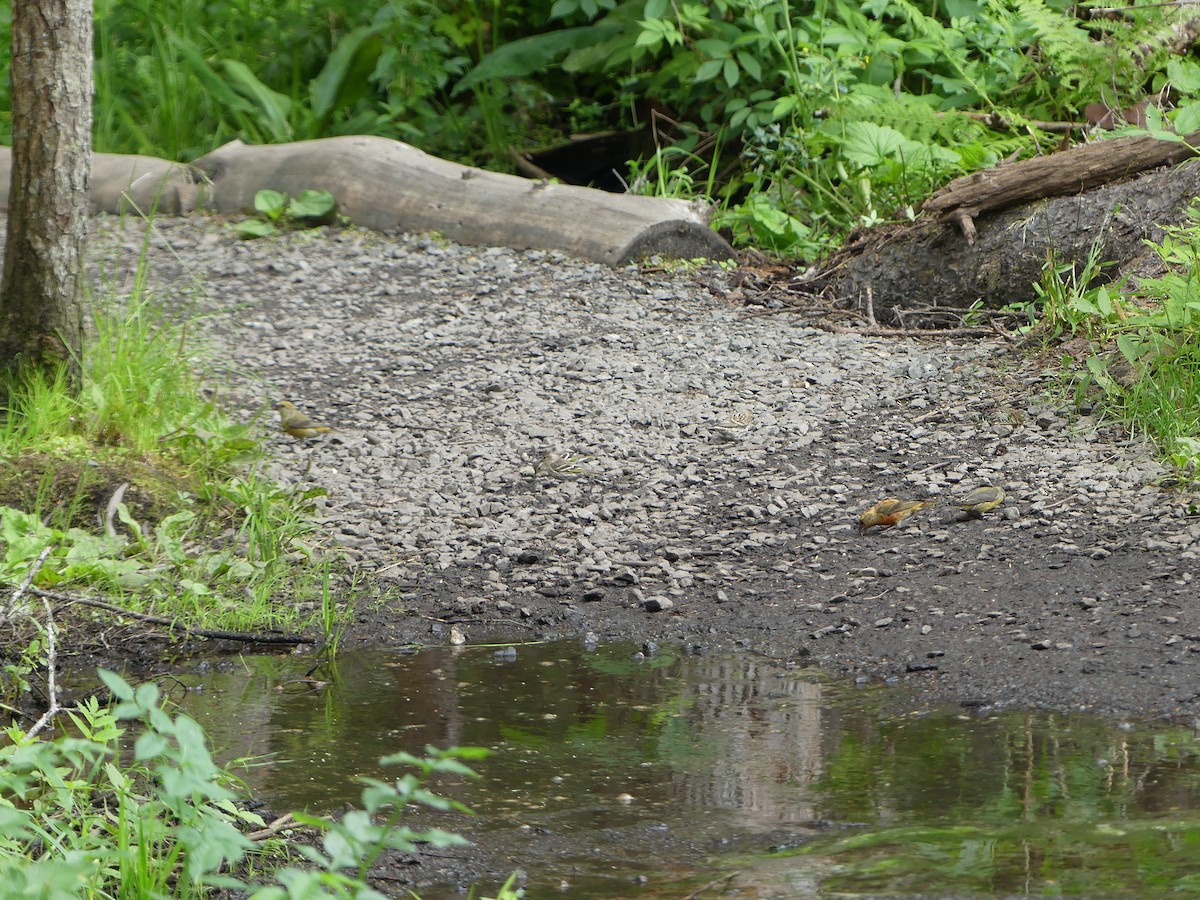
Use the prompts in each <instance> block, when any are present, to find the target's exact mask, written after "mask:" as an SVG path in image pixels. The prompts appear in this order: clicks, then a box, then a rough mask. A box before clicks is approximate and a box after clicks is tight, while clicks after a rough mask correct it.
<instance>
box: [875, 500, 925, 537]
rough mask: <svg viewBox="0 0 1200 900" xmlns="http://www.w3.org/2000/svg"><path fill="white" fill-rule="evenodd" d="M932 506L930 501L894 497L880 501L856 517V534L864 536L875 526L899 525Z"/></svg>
mask: <svg viewBox="0 0 1200 900" xmlns="http://www.w3.org/2000/svg"><path fill="white" fill-rule="evenodd" d="M933 504H934V501H932V500H897V499H896V498H895V497H888V498H887V499H886V500H880V501H879V502H878V503H876V504H875V505H874V506H872V507H871V508H870V509H868V510H867V511H866V512H864V513H863V514H862V515H861V516H859V517H858V533H859V534H866V532H867V529H868V528H874V527H875V526H876V525H882V526H883V527H884V528H891V527H892V526H893V525H899V524H900V523H901V522H903V521H904V520H905V519H907V518H908V517H909V516H911V515H912V514H913V513H915V512H916V511H917V510H920V509H924V508H925V507H927V506H933Z"/></svg>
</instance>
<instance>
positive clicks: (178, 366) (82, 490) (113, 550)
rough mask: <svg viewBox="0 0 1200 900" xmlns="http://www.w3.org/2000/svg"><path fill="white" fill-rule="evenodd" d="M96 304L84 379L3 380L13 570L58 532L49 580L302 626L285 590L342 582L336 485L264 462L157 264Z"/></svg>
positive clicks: (0, 432)
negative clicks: (328, 544) (329, 491)
mask: <svg viewBox="0 0 1200 900" xmlns="http://www.w3.org/2000/svg"><path fill="white" fill-rule="evenodd" d="M143 263H144V248H143ZM93 307H94V313H93V326H94V327H93V328H92V335H91V343H90V346H89V352H88V353H87V355H86V358H85V359H84V371H83V385H82V390H81V391H80V392H79V393H78V395H76V394H74V393H72V391H70V390H69V389H68V387H67V385H66V384H65V383H64V382H63V380H62V379H57V380H47V379H45V378H43V377H38V376H31V375H29V374H27V373H24V374H19V375H18V376H16V377H15V378H14V379H13V380H11V381H10V383H8V384H6V385H4V386H3V391H4V394H5V396H6V398H7V399H6V401H5V406H4V408H3V410H2V411H0V459H2V460H3V463H0V541H2V543H0V547H2V548H3V555H2V556H0V578H3V580H4V581H6V582H8V583H10V584H17V583H19V582H20V581H21V580H22V579H23V578H24V577H25V576H26V574H27V573H28V572H29V571H30V568H31V566H32V565H33V563H34V561H35V560H37V559H38V557H39V555H40V554H41V553H42V551H43V548H46V547H51V548H53V549H52V550H51V552H50V555H49V557H48V558H46V559H45V560H44V561H43V562H42V564H41V566H40V567H39V568H38V570H37V573H36V576H35V578H34V582H33V583H34V586H35V587H39V588H45V589H57V590H63V589H65V588H69V587H71V586H78V585H92V586H95V587H98V588H100V589H101V590H102V591H103V592H104V593H105V594H106V595H107V596H109V597H113V598H116V600H117V601H118V602H123V603H124V604H125V605H126V606H128V607H129V608H131V609H134V610H141V609H144V608H146V607H147V606H149V605H151V604H152V605H153V607H154V610H155V612H156V613H157V614H158V615H163V616H168V617H171V618H175V619H178V620H179V621H180V622H181V623H182V624H185V625H189V626H201V627H208V628H213V627H216V628H224V629H235V630H253V631H261V630H264V629H268V628H286V629H296V628H298V627H299V626H301V625H302V624H303V623H302V622H301V616H300V615H299V614H298V613H297V612H296V611H295V607H294V605H293V604H292V603H291V602H289V603H287V604H281V603H280V602H279V600H278V598H279V597H281V596H288V597H292V598H296V597H299V598H300V599H309V598H311V599H318V595H320V594H322V582H323V581H324V583H325V590H324V593H325V594H327V593H328V566H329V564H330V562H331V561H332V560H331V559H330V558H327V557H326V556H324V555H323V554H322V553H321V552H320V549H319V547H318V542H319V540H320V538H319V535H317V533H316V530H315V526H314V524H313V522H312V520H311V517H310V515H309V512H310V509H311V503H312V500H313V499H314V498H315V497H316V496H318V495H319V494H320V493H322V492H321V491H320V490H318V489H312V488H310V489H285V488H282V487H280V486H278V485H276V484H274V483H272V482H270V481H269V480H266V479H264V478H263V477H262V476H261V475H260V474H259V468H258V466H259V463H260V461H261V460H262V459H263V457H264V455H265V452H266V451H265V449H264V448H263V447H262V445H261V444H260V443H259V441H258V440H257V438H256V436H255V435H254V433H253V431H252V429H251V428H250V427H248V426H245V425H241V424H238V423H236V422H234V421H232V420H231V419H230V418H229V416H228V415H227V414H226V413H225V412H224V411H222V410H221V409H220V408H219V407H218V405H217V403H216V402H214V401H213V400H211V399H206V398H205V397H204V395H203V393H202V391H201V385H200V381H199V377H198V376H197V374H196V370H197V367H198V366H202V365H203V360H204V350H203V348H202V347H198V346H197V345H196V340H195V331H196V327H195V322H193V321H184V322H182V323H180V322H177V321H175V320H173V319H172V318H170V317H169V316H168V315H167V313H165V312H164V311H163V310H161V309H160V308H159V307H158V305H157V301H156V298H155V296H154V293H153V291H152V290H151V289H150V288H149V286H148V282H147V278H146V272H145V266H144V265H142V266H141V268H140V271H139V272H138V274H137V275H136V277H135V278H134V280H133V284H132V288H131V289H130V290H129V291H128V293H126V294H123V295H118V294H117V293H115V289H110V290H109V292H108V293H107V294H105V295H102V296H97V297H95V298H93ZM324 606H325V607H330V606H331V604H330V603H325V604H324ZM337 618H338V617H337V615H336V613H335V612H334V611H333V610H332V609H329V608H326V609H324V612H323V613H322V615H321V618H320V619H319V621H317V623H316V624H318V625H323V626H324V627H326V628H330V629H334V630H336V628H337V627H338V625H337Z"/></svg>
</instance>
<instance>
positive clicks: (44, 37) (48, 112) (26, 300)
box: [0, 0, 92, 383]
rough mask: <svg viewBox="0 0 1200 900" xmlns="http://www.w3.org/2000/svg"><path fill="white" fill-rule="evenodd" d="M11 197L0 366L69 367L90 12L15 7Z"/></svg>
mask: <svg viewBox="0 0 1200 900" xmlns="http://www.w3.org/2000/svg"><path fill="white" fill-rule="evenodd" d="M12 98H13V110H12V124H13V165H12V191H11V197H10V199H9V206H8V216H9V218H8V242H7V244H6V245H5V251H4V276H3V280H2V281H0V366H3V367H7V368H13V367H15V366H17V365H21V366H26V365H29V366H34V367H37V368H40V369H42V370H44V371H46V372H48V373H55V372H57V371H58V370H59V369H60V368H61V367H64V366H65V367H66V369H67V372H68V374H69V377H70V378H71V380H72V381H74V382H75V383H78V379H79V367H80V363H81V359H82V352H83V278H84V273H83V259H82V256H83V243H84V236H85V234H86V231H87V213H88V182H89V179H90V177H91V155H92V4H91V2H90V0H17V2H16V3H14V4H13V12H12Z"/></svg>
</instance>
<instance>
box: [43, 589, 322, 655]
mask: <svg viewBox="0 0 1200 900" xmlns="http://www.w3.org/2000/svg"><path fill="white" fill-rule="evenodd" d="M30 593H32V594H36V595H37V596H38V597H42V598H48V599H50V600H57V601H58V602H60V603H79V604H82V605H83V606H94V607H96V608H97V609H105V610H108V611H109V612H114V613H117V614H118V615H121V616H128V617H129V618H131V619H137V620H138V621H141V622H148V623H150V624H151V625H166V626H167V627H168V628H172V629H178V630H180V631H182V632H184V633H185V634H189V635H192V636H194V637H205V638H214V639H216V640H222V641H243V642H245V643H248V644H315V643H316V642H317V639H316V638H310V637H304V636H303V635H299V634H261V633H255V632H249V631H220V630H217V629H212V628H195V627H192V626H191V625H184V624H183V623H182V622H180V621H179V620H178V619H168V618H166V617H165V616H152V615H149V614H147V613H140V612H134V611H133V610H132V609H126V608H125V607H123V606H117V605H115V604H112V603H105V602H104V601H103V600H93V599H92V598H91V597H72V596H70V595H68V594H59V593H56V592H54V591H43V590H41V589H40V588H33V590H31V591H30Z"/></svg>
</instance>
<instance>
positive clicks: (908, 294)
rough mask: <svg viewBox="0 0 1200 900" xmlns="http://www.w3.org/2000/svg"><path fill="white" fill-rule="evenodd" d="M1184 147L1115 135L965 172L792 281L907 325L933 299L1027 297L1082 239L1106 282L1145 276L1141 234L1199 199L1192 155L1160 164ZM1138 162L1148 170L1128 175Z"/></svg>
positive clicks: (1082, 249) (961, 302) (1158, 231)
mask: <svg viewBox="0 0 1200 900" xmlns="http://www.w3.org/2000/svg"><path fill="white" fill-rule="evenodd" d="M1188 140H1189V141H1200V134H1196V135H1189V136H1188ZM1114 145H1115V150H1114V151H1112V152H1111V155H1108V156H1106V155H1105V154H1106V151H1107V150H1108V148H1109V147H1112V146H1114ZM1191 155H1193V151H1192V150H1191V149H1190V147H1188V145H1186V144H1181V143H1175V142H1171V141H1158V140H1154V139H1152V138H1134V139H1120V140H1116V141H1106V142H1102V143H1097V144H1089V145H1086V146H1084V147H1081V148H1079V149H1078V150H1077V151H1076V150H1072V151H1064V152H1062V153H1058V154H1054V155H1053V156H1051V157H1045V158H1038V159H1034V160H1029V161H1026V162H1022V163H1013V164H1008V165H1005V166H1001V167H998V168H997V169H996V170H992V171H990V172H983V173H977V175H972V176H967V177H965V178H961V179H958V180H957V181H955V182H951V184H950V185H947V187H946V188H944V189H943V190H942V191H939V192H938V193H937V194H935V195H934V196H933V197H931V198H930V200H929V201H928V202H926V204H925V205H924V207H923V209H922V215H921V216H920V217H919V218H918V219H917V220H916V221H915V222H913V223H912V224H910V225H903V226H894V225H893V226H889V227H883V228H880V229H876V230H874V231H869V232H866V233H864V234H863V235H862V237H861V238H860V239H859V240H857V241H856V242H855V243H853V244H851V245H848V246H847V247H845V248H844V249H843V250H842V251H841V252H839V253H838V254H835V256H834V257H833V258H831V259H830V260H827V261H826V262H825V263H823V264H822V265H820V266H818V267H817V269H816V270H814V272H813V273H812V274H811V275H809V276H807V277H806V278H804V279H801V280H799V281H798V282H795V283H794V284H796V285H797V286H798V287H799V288H800V289H801V290H802V291H804V292H806V293H815V292H817V291H820V292H822V293H824V294H825V295H827V296H833V297H836V298H839V299H840V300H841V301H842V302H844V303H847V304H849V305H852V306H856V307H858V308H859V309H861V310H864V311H865V310H866V309H867V308H868V306H870V307H871V308H872V310H873V314H874V317H875V318H876V319H878V321H880V322H882V323H885V324H889V325H902V324H906V325H915V324H917V322H918V321H919V320H920V313H921V311H923V310H931V309H932V308H933V307H937V308H939V309H940V310H942V311H943V312H944V311H946V310H953V309H957V310H960V311H963V312H965V311H966V310H968V309H970V308H971V307H972V306H974V305H976V304H982V306H984V307H985V308H988V309H1000V308H1001V307H1004V306H1008V305H1010V304H1020V303H1025V302H1028V301H1030V300H1032V299H1033V298H1034V296H1035V293H1034V290H1033V285H1034V284H1035V283H1036V282H1037V281H1038V280H1039V279H1040V277H1041V273H1042V269H1043V267H1044V266H1045V264H1046V261H1047V259H1049V258H1050V257H1051V255H1053V256H1054V257H1055V259H1056V260H1058V261H1059V262H1062V263H1074V264H1076V265H1077V266H1082V264H1083V263H1084V262H1085V261H1086V260H1087V258H1088V255H1089V253H1090V252H1091V250H1092V247H1093V245H1096V246H1097V247H1098V249H1099V252H1100V258H1101V259H1102V260H1104V261H1107V262H1111V263H1112V265H1111V266H1109V267H1107V268H1105V270H1104V273H1103V277H1104V278H1105V279H1106V280H1115V279H1116V278H1118V277H1120V276H1121V275H1123V274H1127V273H1129V274H1157V272H1156V271H1152V267H1153V266H1154V265H1155V262H1156V260H1155V258H1154V255H1153V253H1152V252H1151V251H1149V250H1148V248H1147V247H1146V244H1145V242H1146V241H1147V240H1151V241H1157V240H1160V239H1161V238H1162V236H1163V233H1164V232H1163V227H1164V226H1169V225H1174V224H1178V223H1180V222H1182V221H1183V220H1184V218H1185V216H1186V212H1187V210H1188V208H1189V206H1190V205H1191V204H1192V202H1193V199H1194V198H1195V197H1197V196H1200V160H1189V161H1187V162H1185V163H1183V164H1182V165H1173V166H1163V162H1164V161H1165V162H1177V161H1178V160H1179V159H1183V158H1186V157H1187V156H1191ZM1144 165H1158V166H1159V168H1155V169H1152V170H1150V171H1145V172H1143V173H1142V174H1141V175H1140V176H1139V177H1129V176H1130V175H1132V174H1134V173H1135V172H1137V171H1138V170H1139V168H1141V167H1144ZM1089 188H1090V189H1089ZM914 312H915V313H917V315H911V313H914ZM931 318H932V319H934V320H936V321H937V322H939V323H941V324H944V323H945V322H946V321H947V318H946V317H945V316H940V317H931Z"/></svg>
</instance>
